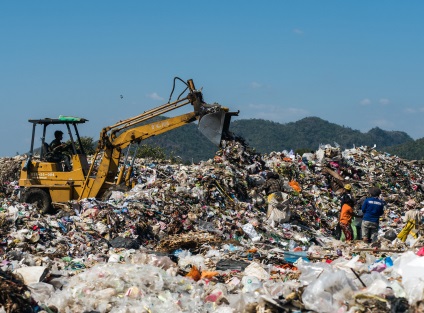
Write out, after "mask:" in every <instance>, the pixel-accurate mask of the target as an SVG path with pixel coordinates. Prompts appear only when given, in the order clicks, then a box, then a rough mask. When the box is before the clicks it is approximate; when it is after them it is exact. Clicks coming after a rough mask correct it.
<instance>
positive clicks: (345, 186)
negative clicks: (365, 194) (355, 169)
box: [343, 184, 352, 190]
mask: <svg viewBox="0 0 424 313" xmlns="http://www.w3.org/2000/svg"><path fill="white" fill-rule="evenodd" d="M343 188H344V189H346V190H352V185H351V184H346V185H344V187H343Z"/></svg>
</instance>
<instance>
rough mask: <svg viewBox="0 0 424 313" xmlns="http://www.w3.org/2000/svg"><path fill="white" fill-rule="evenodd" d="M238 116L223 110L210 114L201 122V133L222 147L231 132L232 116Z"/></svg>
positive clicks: (203, 117) (235, 113)
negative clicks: (222, 141) (224, 139)
mask: <svg viewBox="0 0 424 313" xmlns="http://www.w3.org/2000/svg"><path fill="white" fill-rule="evenodd" d="M233 115H238V112H225V111H223V110H221V111H218V112H214V113H209V114H206V115H204V116H202V118H201V119H200V120H199V125H198V128H199V131H200V132H201V133H202V134H203V135H204V136H205V137H206V138H208V139H209V140H210V141H211V142H212V143H214V144H215V145H217V146H220V145H221V140H222V139H223V138H224V137H225V136H226V135H227V133H228V132H229V127H230V121H231V116H233Z"/></svg>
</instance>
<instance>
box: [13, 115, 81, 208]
mask: <svg viewBox="0 0 424 313" xmlns="http://www.w3.org/2000/svg"><path fill="white" fill-rule="evenodd" d="M28 121H29V122H30V123H31V124H32V135H31V146H30V150H29V152H28V157H27V159H26V160H25V161H24V162H23V163H22V165H21V172H20V178H19V186H20V187H21V196H20V200H21V202H26V203H32V204H35V205H37V207H38V208H39V210H40V211H42V212H44V213H45V212H48V211H49V210H50V209H51V204H52V202H66V201H68V200H69V199H77V198H78V196H79V194H78V192H76V191H75V186H78V185H81V184H82V182H83V181H84V180H85V175H86V173H87V172H88V168H89V166H88V162H87V156H86V153H85V151H84V146H83V145H82V141H81V138H80V135H79V131H78V126H79V125H80V124H83V123H85V122H87V121H88V120H86V119H84V118H79V117H69V116H62V115H61V116H59V118H56V119H54V118H44V119H30V120H28ZM57 130H60V131H61V132H63V134H64V137H65V138H64V141H65V142H67V141H69V145H68V149H67V153H68V156H69V160H70V163H71V165H72V167H71V168H70V169H67V170H66V169H65V167H64V163H63V160H60V159H58V158H57V154H56V155H55V154H54V153H53V152H52V151H51V149H50V145H49V143H50V142H51V141H52V140H53V139H54V133H55V131H57Z"/></svg>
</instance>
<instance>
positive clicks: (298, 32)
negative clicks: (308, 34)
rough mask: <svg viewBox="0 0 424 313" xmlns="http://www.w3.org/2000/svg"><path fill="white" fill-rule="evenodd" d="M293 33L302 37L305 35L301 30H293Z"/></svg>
mask: <svg viewBox="0 0 424 313" xmlns="http://www.w3.org/2000/svg"><path fill="white" fill-rule="evenodd" d="M293 33H295V34H296V35H300V36H301V35H303V34H304V32H303V30H301V29H299V28H295V29H293Z"/></svg>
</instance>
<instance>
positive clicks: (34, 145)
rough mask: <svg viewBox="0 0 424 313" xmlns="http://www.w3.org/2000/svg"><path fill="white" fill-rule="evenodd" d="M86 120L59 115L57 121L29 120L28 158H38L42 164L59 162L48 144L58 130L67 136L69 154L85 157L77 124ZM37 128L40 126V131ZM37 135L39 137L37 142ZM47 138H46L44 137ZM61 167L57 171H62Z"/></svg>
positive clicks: (46, 119) (49, 119)
mask: <svg viewBox="0 0 424 313" xmlns="http://www.w3.org/2000/svg"><path fill="white" fill-rule="evenodd" d="M87 121H88V120H86V119H84V118H80V117H69V116H62V115H60V116H59V118H57V119H52V118H44V119H38V120H33V119H30V120H28V122H30V123H32V136H31V147H30V151H29V154H28V155H29V158H31V159H32V158H34V157H36V156H39V160H40V161H44V162H57V163H58V162H60V161H58V160H55V158H54V155H53V151H51V149H50V145H49V142H51V140H52V139H53V138H54V135H53V134H54V133H55V131H57V130H59V131H61V132H62V133H64V134H67V135H68V136H69V142H70V144H69V149H68V151H69V153H70V154H71V155H77V154H80V155H85V151H84V147H83V145H82V142H81V138H80V135H79V131H78V127H77V125H78V124H83V123H85V122H87ZM37 126H41V134H40V130H39V128H40V127H38V128H37ZM37 135H38V136H39V135H41V136H40V137H39V140H40V141H38V139H37ZM46 136H47V137H46ZM61 167H62V166H60V165H59V167H58V169H57V170H58V171H61V170H63V169H62V168H61Z"/></svg>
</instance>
